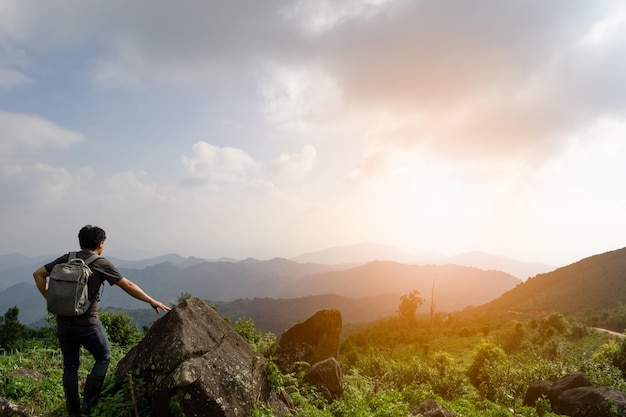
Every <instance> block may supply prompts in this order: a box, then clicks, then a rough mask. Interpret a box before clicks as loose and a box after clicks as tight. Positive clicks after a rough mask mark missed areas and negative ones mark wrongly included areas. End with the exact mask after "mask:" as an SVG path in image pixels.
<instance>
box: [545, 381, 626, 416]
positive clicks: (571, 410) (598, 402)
mask: <svg viewBox="0 0 626 417" xmlns="http://www.w3.org/2000/svg"><path fill="white" fill-rule="evenodd" d="M552 411H554V412H555V413H558V414H563V415H566V416H570V417H623V416H626V394H624V393H623V392H621V391H616V390H614V389H611V388H608V387H580V388H572V389H568V390H565V391H563V392H562V393H561V395H559V397H558V398H557V399H556V400H555V401H553V402H552Z"/></svg>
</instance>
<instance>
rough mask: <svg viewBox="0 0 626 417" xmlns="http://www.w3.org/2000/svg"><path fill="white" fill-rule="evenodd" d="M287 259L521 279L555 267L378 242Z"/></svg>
mask: <svg viewBox="0 0 626 417" xmlns="http://www.w3.org/2000/svg"><path fill="white" fill-rule="evenodd" d="M291 260H292V261H294V262H299V263H303V262H311V263H318V264H336V265H351V266H355V265H359V264H365V263H368V262H371V261H395V262H400V263H405V264H415V265H429V264H435V265H448V264H449V265H460V266H470V267H475V268H480V269H485V270H496V271H503V272H507V273H509V274H511V275H513V276H515V277H517V278H519V279H522V280H525V279H526V278H528V277H532V276H535V275H537V274H541V273H544V272H549V271H553V270H554V269H556V267H555V266H552V265H548V264H544V263H539V262H522V261H518V260H515V259H510V258H505V257H502V256H497V255H490V254H488V253H484V252H479V251H474V252H466V253H460V254H458V255H454V256H447V257H444V256H441V255H440V254H437V253H434V252H430V253H426V252H422V253H411V252H407V251H404V250H402V249H398V248H396V247H394V246H388V245H378V244H374V243H360V244H356V245H346V246H336V247H332V248H328V249H324V250H320V251H317V252H309V253H305V254H303V255H300V256H297V257H295V258H291Z"/></svg>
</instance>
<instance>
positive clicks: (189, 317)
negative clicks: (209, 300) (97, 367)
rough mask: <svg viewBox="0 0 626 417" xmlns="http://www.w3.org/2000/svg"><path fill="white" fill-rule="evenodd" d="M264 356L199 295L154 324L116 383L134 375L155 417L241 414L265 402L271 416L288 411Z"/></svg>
mask: <svg viewBox="0 0 626 417" xmlns="http://www.w3.org/2000/svg"><path fill="white" fill-rule="evenodd" d="M265 365H266V359H265V358H264V357H263V356H262V355H261V354H259V353H257V352H255V351H254V350H253V349H252V347H251V346H250V345H249V344H248V343H247V342H246V341H245V340H244V339H243V338H242V337H241V336H240V335H239V334H238V333H236V332H235V331H234V330H233V329H232V328H231V327H230V325H229V324H228V323H226V321H225V320H224V319H223V318H222V317H221V316H220V315H219V314H218V313H217V312H216V311H215V310H214V309H212V308H210V307H209V306H208V305H206V304H205V303H204V302H203V301H202V300H200V299H199V298H191V299H189V300H186V301H183V302H182V303H180V304H179V305H178V306H176V307H175V308H174V309H172V310H171V311H170V312H169V313H167V314H166V315H165V316H164V317H162V318H161V319H159V320H158V321H157V322H155V323H154V324H153V325H152V327H151V328H150V330H149V331H148V333H147V334H146V336H145V337H144V339H143V340H142V341H141V342H140V343H139V344H138V345H136V346H134V347H133V348H132V349H131V350H130V351H129V352H128V354H127V355H126V356H125V357H124V358H123V359H122V360H121V361H120V362H119V364H118V367H117V370H116V372H115V381H116V384H117V385H118V386H121V385H122V384H124V383H125V382H126V381H127V375H128V374H129V373H133V374H135V375H138V377H139V378H141V379H143V380H144V381H145V382H146V384H147V385H148V392H151V393H152V395H151V397H150V401H151V412H152V415H153V416H155V417H170V416H173V415H174V414H173V411H172V409H171V408H172V404H176V407H180V408H179V410H178V411H177V413H178V414H176V415H180V413H181V412H182V413H184V414H185V415H186V416H188V417H193V416H207V415H210V416H217V417H241V416H247V415H250V414H251V412H252V410H253V408H254V406H255V404H258V403H259V402H266V403H268V404H269V405H270V406H271V407H272V408H273V409H274V411H275V414H276V415H285V414H286V415H291V413H290V412H289V409H288V408H287V406H286V405H285V403H284V402H283V401H281V400H280V398H279V396H278V395H277V394H276V393H275V392H274V391H273V390H271V389H270V387H269V385H268V383H267V375H266V366H265Z"/></svg>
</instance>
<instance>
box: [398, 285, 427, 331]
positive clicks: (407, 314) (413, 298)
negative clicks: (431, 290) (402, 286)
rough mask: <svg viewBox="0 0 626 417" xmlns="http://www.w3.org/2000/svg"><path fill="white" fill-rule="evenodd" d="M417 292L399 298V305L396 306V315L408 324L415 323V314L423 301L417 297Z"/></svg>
mask: <svg viewBox="0 0 626 417" xmlns="http://www.w3.org/2000/svg"><path fill="white" fill-rule="evenodd" d="M419 294H420V292H419V291H418V290H413V291H411V292H410V293H408V294H404V295H403V296H402V297H400V305H399V306H398V313H399V314H400V316H401V317H403V318H405V319H406V320H407V321H408V322H409V323H414V322H415V312H417V309H418V308H420V306H421V305H422V303H423V302H424V299H423V298H421V297H420V296H419Z"/></svg>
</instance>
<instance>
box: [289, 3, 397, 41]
mask: <svg viewBox="0 0 626 417" xmlns="http://www.w3.org/2000/svg"><path fill="white" fill-rule="evenodd" d="M392 1H393V0H392ZM392 1H389V0H348V1H345V0H344V1H342V2H336V1H330V0H298V1H294V2H293V4H291V5H288V6H287V7H286V8H285V9H284V10H283V15H284V16H285V18H286V19H287V21H288V22H292V23H293V25H294V26H295V27H296V28H298V29H300V28H302V29H303V30H304V31H305V33H307V34H308V35H310V36H320V35H322V34H324V33H326V32H329V31H331V30H332V29H333V28H335V27H337V26H341V25H342V24H345V23H347V22H350V21H351V20H353V19H367V18H370V17H371V16H373V15H375V14H376V13H378V12H380V11H381V9H383V7H384V6H385V5H386V3H390V2H392Z"/></svg>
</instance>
